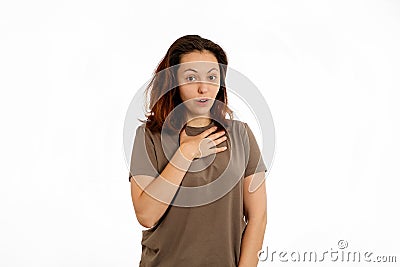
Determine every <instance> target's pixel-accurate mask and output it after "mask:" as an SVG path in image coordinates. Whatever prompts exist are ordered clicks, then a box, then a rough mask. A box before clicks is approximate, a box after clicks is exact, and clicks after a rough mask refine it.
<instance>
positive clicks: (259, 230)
mask: <svg viewBox="0 0 400 267" xmlns="http://www.w3.org/2000/svg"><path fill="white" fill-rule="evenodd" d="M266 224H267V219H266V217H262V218H256V219H250V220H249V222H248V224H247V226H246V230H245V232H244V234H243V238H242V244H241V248H240V258H239V267H256V266H257V264H258V255H257V254H258V251H259V250H260V249H261V248H262V244H263V240H264V233H265V229H266Z"/></svg>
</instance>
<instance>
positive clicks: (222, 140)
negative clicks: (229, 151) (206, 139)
mask: <svg viewBox="0 0 400 267" xmlns="http://www.w3.org/2000/svg"><path fill="white" fill-rule="evenodd" d="M226 139H228V138H227V137H226V136H222V137H221V138H218V139H216V140H212V141H210V142H211V143H213V144H214V146H216V145H219V144H221V143H222V142H224V141H225V140H226Z"/></svg>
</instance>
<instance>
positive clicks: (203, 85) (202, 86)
mask: <svg viewBox="0 0 400 267" xmlns="http://www.w3.org/2000/svg"><path fill="white" fill-rule="evenodd" d="M207 91H208V84H207V83H205V82H200V83H199V88H198V92H199V93H200V94H204V93H207Z"/></svg>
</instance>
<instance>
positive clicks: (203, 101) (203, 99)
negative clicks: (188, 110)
mask: <svg viewBox="0 0 400 267" xmlns="http://www.w3.org/2000/svg"><path fill="white" fill-rule="evenodd" d="M208 100H209V99H207V98H202V99H199V100H197V102H200V103H206V102H207V101H208Z"/></svg>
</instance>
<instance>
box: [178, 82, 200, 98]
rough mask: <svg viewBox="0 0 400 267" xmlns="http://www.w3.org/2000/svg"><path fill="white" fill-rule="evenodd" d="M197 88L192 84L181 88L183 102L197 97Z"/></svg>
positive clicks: (180, 93)
mask: <svg viewBox="0 0 400 267" xmlns="http://www.w3.org/2000/svg"><path fill="white" fill-rule="evenodd" d="M196 91H197V89H196V87H195V86H193V85H190V84H185V85H181V86H179V95H180V96H181V99H182V100H183V101H185V100H188V99H191V98H194V97H196Z"/></svg>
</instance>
